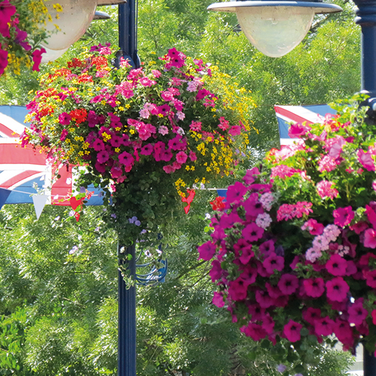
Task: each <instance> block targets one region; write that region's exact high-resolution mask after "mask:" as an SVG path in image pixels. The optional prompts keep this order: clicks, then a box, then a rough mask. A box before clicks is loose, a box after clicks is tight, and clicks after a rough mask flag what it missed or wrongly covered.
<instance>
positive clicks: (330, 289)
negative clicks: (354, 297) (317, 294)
mask: <svg viewBox="0 0 376 376" xmlns="http://www.w3.org/2000/svg"><path fill="white" fill-rule="evenodd" d="M349 290H350V287H349V285H348V284H347V283H346V282H345V280H344V279H343V278H342V277H336V278H333V279H332V280H330V281H327V282H326V295H327V297H328V298H329V299H330V300H333V301H335V302H342V301H344V300H345V299H346V298H347V293H348V292H349Z"/></svg>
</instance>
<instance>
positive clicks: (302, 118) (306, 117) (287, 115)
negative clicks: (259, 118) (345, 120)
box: [274, 104, 336, 146]
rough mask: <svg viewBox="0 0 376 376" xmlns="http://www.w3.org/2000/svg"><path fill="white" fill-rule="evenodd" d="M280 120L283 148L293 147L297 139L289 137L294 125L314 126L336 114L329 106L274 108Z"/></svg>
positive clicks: (280, 135)
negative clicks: (326, 117)
mask: <svg viewBox="0 0 376 376" xmlns="http://www.w3.org/2000/svg"><path fill="white" fill-rule="evenodd" d="M274 110H275V113H276V115H277V120H278V128H279V137H280V143H281V146H283V145H291V144H292V143H293V142H294V141H295V140H296V139H293V138H290V137H289V128H290V125H291V124H292V123H304V122H306V124H313V123H321V122H323V121H324V119H325V115H326V114H335V113H336V111H335V110H333V109H332V108H331V107H329V106H328V105H326V104H324V105H312V106H274Z"/></svg>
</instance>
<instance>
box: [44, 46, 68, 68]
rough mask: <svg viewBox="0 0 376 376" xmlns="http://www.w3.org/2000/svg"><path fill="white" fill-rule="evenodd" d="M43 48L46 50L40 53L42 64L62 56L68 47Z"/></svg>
mask: <svg viewBox="0 0 376 376" xmlns="http://www.w3.org/2000/svg"><path fill="white" fill-rule="evenodd" d="M44 49H45V50H46V52H45V53H44V54H43V55H42V61H41V63H42V64H45V63H48V62H49V61H54V60H56V59H58V58H59V57H60V56H63V55H64V53H65V52H66V51H67V50H68V48H64V49H62V50H50V49H49V48H48V47H44Z"/></svg>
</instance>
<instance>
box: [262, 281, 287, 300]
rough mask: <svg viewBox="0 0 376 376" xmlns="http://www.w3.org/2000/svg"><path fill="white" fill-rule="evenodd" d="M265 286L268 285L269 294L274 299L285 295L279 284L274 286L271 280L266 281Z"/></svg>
mask: <svg viewBox="0 0 376 376" xmlns="http://www.w3.org/2000/svg"><path fill="white" fill-rule="evenodd" d="M265 286H266V290H267V291H268V294H269V295H270V297H272V298H273V299H278V298H280V297H281V296H283V294H282V292H281V290H280V289H279V288H278V286H273V285H271V284H270V283H269V282H266V284H265Z"/></svg>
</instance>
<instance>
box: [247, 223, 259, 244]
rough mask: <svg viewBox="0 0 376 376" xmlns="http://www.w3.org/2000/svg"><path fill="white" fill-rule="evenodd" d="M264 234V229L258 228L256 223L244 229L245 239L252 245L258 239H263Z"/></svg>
mask: <svg viewBox="0 0 376 376" xmlns="http://www.w3.org/2000/svg"><path fill="white" fill-rule="evenodd" d="M263 234H264V229H262V228H261V227H258V226H257V225H256V223H254V222H252V223H251V224H249V225H247V226H246V227H244V229H243V231H242V235H243V238H244V239H245V240H246V241H248V242H250V243H252V242H255V241H256V240H258V239H261V237H262V235H263Z"/></svg>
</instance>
